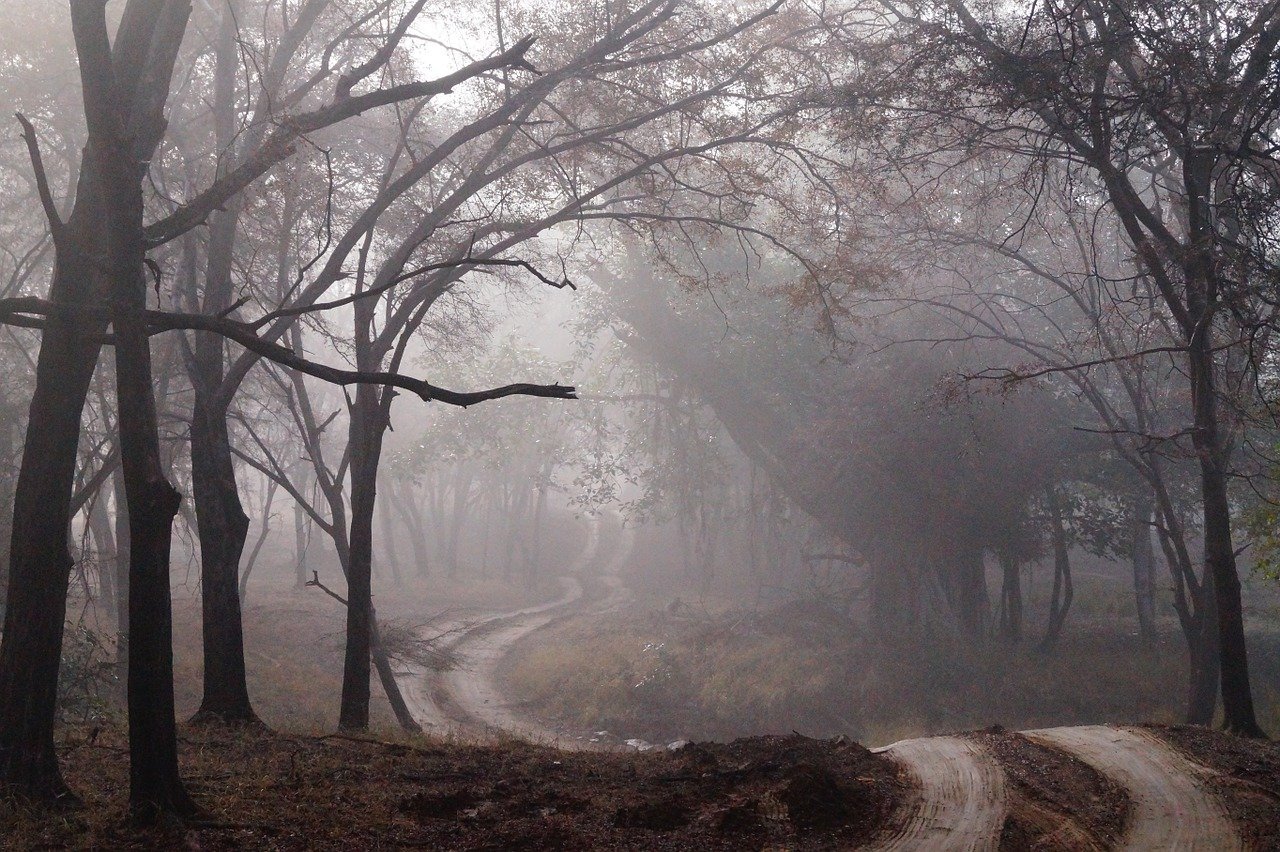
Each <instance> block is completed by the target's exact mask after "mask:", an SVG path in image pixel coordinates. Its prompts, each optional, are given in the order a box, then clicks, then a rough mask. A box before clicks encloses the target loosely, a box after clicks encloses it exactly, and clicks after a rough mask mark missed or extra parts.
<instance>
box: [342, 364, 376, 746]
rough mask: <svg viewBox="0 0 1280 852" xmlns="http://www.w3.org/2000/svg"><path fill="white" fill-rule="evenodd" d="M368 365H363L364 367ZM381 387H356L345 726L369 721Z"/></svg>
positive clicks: (355, 727)
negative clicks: (374, 538)
mask: <svg viewBox="0 0 1280 852" xmlns="http://www.w3.org/2000/svg"><path fill="white" fill-rule="evenodd" d="M362 368H363V367H362ZM380 414H381V405H380V404H379V393H378V389H377V388H374V387H372V386H369V385H360V386H359V387H357V388H356V398H355V403H354V405H352V407H351V428H350V443H351V527H350V529H351V532H350V538H349V541H350V545H349V547H350V555H349V557H348V561H347V645H346V661H345V664H344V666H343V670H342V709H341V713H340V714H339V717H338V726H339V727H341V728H343V729H344V730H364V729H366V728H368V727H369V659H370V654H371V653H372V650H373V635H372V626H371V616H372V609H373V588H372V581H373V572H372V567H373V566H372V560H373V513H374V502H375V500H376V498H377V478H378V456H379V450H380V449H381V446H380V445H381V443H382V429H381V428H379V426H378V422H377V421H378V420H379V419H380Z"/></svg>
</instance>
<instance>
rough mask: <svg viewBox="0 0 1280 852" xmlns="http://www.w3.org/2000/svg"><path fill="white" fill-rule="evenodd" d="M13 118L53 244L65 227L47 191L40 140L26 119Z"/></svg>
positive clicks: (60, 238) (17, 113) (47, 179)
mask: <svg viewBox="0 0 1280 852" xmlns="http://www.w3.org/2000/svg"><path fill="white" fill-rule="evenodd" d="M13 115H14V118H16V119H18V123H19V124H21V125H22V138H23V139H24V140H25V141H26V143H27V153H28V154H29V155H30V156H31V171H32V172H34V173H35V178H36V190H37V191H38V192H39V193H40V206H41V207H43V208H44V215H45V218H46V219H48V220H49V231H50V232H51V233H52V234H53V242H54V244H55V245H56V244H58V243H59V242H60V241H61V240H62V234H63V232H64V231H65V230H66V225H65V224H64V223H63V221H62V217H61V216H59V215H58V206H57V205H56V204H54V202H53V193H52V192H51V191H50V190H49V175H48V174H47V173H46V172H45V170H44V158H43V157H41V156H40V140H39V139H38V138H37V137H36V129H35V127H33V126H32V124H31V122H30V121H28V120H27V117H26V116H25V115H23V114H22V113H20V112H15V113H14V114H13Z"/></svg>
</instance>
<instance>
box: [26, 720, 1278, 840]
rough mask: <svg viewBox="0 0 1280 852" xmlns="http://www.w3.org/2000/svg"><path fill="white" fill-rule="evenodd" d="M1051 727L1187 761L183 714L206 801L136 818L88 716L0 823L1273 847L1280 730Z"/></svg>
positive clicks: (931, 742)
mask: <svg viewBox="0 0 1280 852" xmlns="http://www.w3.org/2000/svg"><path fill="white" fill-rule="evenodd" d="M1056 731H1058V732H1064V733H1063V735H1064V736H1065V735H1066V734H1072V732H1082V733H1083V734H1085V735H1088V736H1094V737H1095V738H1097V737H1102V738H1103V739H1104V740H1105V739H1106V738H1108V737H1119V738H1120V740H1121V741H1127V742H1136V743H1139V744H1143V743H1146V744H1147V745H1143V746H1141V747H1142V748H1143V749H1144V754H1150V755H1153V756H1154V757H1156V758H1159V760H1156V761H1153V762H1152V766H1156V767H1157V769H1159V767H1164V769H1161V770H1160V771H1166V770H1167V768H1168V767H1169V766H1170V765H1183V766H1190V767H1192V768H1191V769H1190V770H1187V771H1182V770H1174V771H1171V772H1166V775H1164V776H1161V775H1160V774H1159V772H1157V773H1156V775H1155V776H1152V777H1154V778H1155V781H1156V782H1157V783H1155V784H1154V785H1151V784H1148V785H1146V786H1144V784H1142V783H1136V784H1135V783H1133V779H1128V780H1127V782H1126V783H1120V780H1121V779H1125V778H1126V776H1125V773H1124V772H1123V771H1117V770H1118V769H1123V767H1118V766H1117V765H1108V763H1107V760H1105V759H1104V760H1103V761H1101V762H1096V761H1093V762H1091V761H1092V758H1090V757H1089V756H1088V755H1087V754H1085V755H1084V759H1081V757H1080V756H1078V755H1077V754H1075V753H1074V752H1072V751H1070V750H1067V749H1065V748H1058V747H1055V746H1054V745H1052V744H1051V743H1052V741H1053V740H1052V735H1053V731H1047V732H1032V733H1031V734H1030V735H1022V734H1016V733H1012V732H1007V731H1004V730H1002V729H998V728H997V729H988V730H985V731H979V732H974V733H971V734H962V735H954V736H946V737H933V738H923V739H917V740H910V741H905V742H904V743H899V744H895V745H894V746H892V747H889V748H888V749H883V750H878V751H877V752H872V751H868V750H867V749H865V748H863V747H862V746H860V745H857V744H856V743H853V742H851V741H848V740H846V739H844V738H836V739H830V740H815V739H809V738H806V737H802V736H799V735H789V736H771V737H750V738H744V739H740V740H736V741H733V742H730V743H699V744H689V745H684V746H682V747H681V748H679V749H676V750H667V749H663V750H658V751H651V752H645V753H621V752H585V751H561V750H557V749H553V748H548V747H543V746H535V745H530V744H527V743H521V742H517V741H502V742H492V743H488V744H484V745H474V744H463V743H459V742H450V741H447V740H442V739H438V738H436V739H433V738H428V737H421V736H413V737H408V736H402V735H398V734H394V733H390V732H379V733H377V734H374V735H370V736H368V737H349V736H341V735H333V734H327V735H326V734H312V733H306V732H301V731H276V732H272V731H266V730H248V729H226V728H221V727H216V726H214V727H195V728H193V727H190V726H184V727H183V728H182V731H181V739H180V752H181V762H182V767H183V772H184V775H185V777H186V778H187V780H188V783H189V785H190V787H191V789H192V791H193V793H194V794H195V795H196V798H197V799H198V801H199V802H200V803H201V805H202V807H204V808H205V811H206V813H205V816H204V817H203V818H202V820H201V821H199V822H197V823H194V824H188V825H185V826H164V827H159V828H153V829H149V830H145V831H143V830H139V829H136V828H133V827H132V826H131V825H130V824H129V821H128V818H127V806H126V795H127V787H128V761H127V757H126V754H125V743H124V733H123V731H122V730H121V728H120V727H119V726H118V725H114V724H104V725H101V726H97V727H94V728H87V727H79V726H76V727H69V728H67V729H65V730H64V731H63V732H62V734H61V736H60V745H61V747H60V753H61V756H62V762H63V765H64V770H65V773H66V776H67V779H68V781H69V782H70V784H71V785H72V787H73V789H75V790H76V792H77V793H79V794H80V795H81V796H82V797H83V799H84V807H83V808H81V809H79V810H76V811H71V812H63V813H56V814H50V813H46V812H39V811H35V810H30V809H26V808H23V807H21V806H16V805H14V804H13V803H4V802H0V837H3V838H4V845H5V848H12V849H50V848H84V849H87V848H111V849H288V850H293V849H335V850H336V849H380V848H387V849H389V848H429V849H441V850H450V849H458V850H462V849H466V850H485V849H492V850H498V849H637V850H639V849H655V850H661V849H698V850H715V849H765V848H769V849H784V848H785V849H851V848H875V849H881V850H884V849H930V848H938V849H946V848H955V847H954V846H950V845H948V844H950V843H951V841H954V840H955V839H956V838H957V837H960V836H961V835H962V834H963V835H964V836H965V837H966V838H967V840H966V842H969V841H972V843H971V844H970V845H971V846H972V848H977V849H1001V850H1019V849H1029V848H1036V849H1051V850H1078V849H1111V848H1118V847H1121V846H1125V845H1127V844H1129V843H1130V841H1132V840H1134V838H1135V837H1136V836H1137V835H1138V834H1140V833H1143V832H1150V831H1152V830H1161V828H1162V826H1163V828H1164V829H1167V830H1168V831H1167V832H1166V833H1170V832H1186V831H1190V832H1191V834H1189V835H1187V834H1183V835H1181V836H1182V837H1183V839H1187V838H1190V839H1191V840H1192V841H1193V845H1194V842H1198V841H1197V840H1196V839H1197V838H1198V837H1199V835H1198V834H1197V832H1200V831H1201V830H1202V829H1205V825H1204V823H1203V821H1202V820H1200V819H1199V817H1196V814H1198V813H1200V812H1202V811H1204V812H1207V811H1213V812H1215V813H1218V812H1220V813H1222V814H1223V817H1224V818H1223V825H1221V826H1218V827H1217V828H1215V830H1217V831H1222V832H1225V834H1219V835H1215V840H1214V843H1213V844H1212V845H1208V846H1197V847H1196V848H1215V849H1217V848H1239V846H1240V843H1239V840H1240V839H1241V838H1247V839H1248V840H1249V841H1251V843H1250V846H1251V848H1259V849H1275V848H1278V847H1277V845H1276V840H1277V837H1276V825H1277V824H1280V820H1277V807H1278V805H1277V803H1278V802H1280V746H1277V745H1275V744H1269V743H1258V742H1252V741H1247V740H1240V739H1237V738H1234V737H1230V736H1227V735H1225V734H1221V733H1217V732H1214V731H1208V730H1203V729H1190V728H1164V727H1157V728H1143V729H1133V728H1127V729H1126V728H1098V729H1096V733H1094V730H1092V729H1088V728H1063V729H1056ZM1046 734H1048V735H1050V736H1049V737H1048V738H1047V739H1046V738H1043V737H1044V735H1046ZM1072 735H1074V734H1072ZM1160 740H1163V741H1164V742H1166V743H1168V745H1161V744H1160V742H1159V741H1160ZM1098 741H1099V742H1101V741H1103V740H1098ZM1122 744H1123V743H1122ZM1120 751H1123V749H1122V748H1121V749H1119V750H1118V752H1117V753H1119V752H1120ZM1166 759H1167V760H1169V761H1173V763H1172V764H1170V763H1168V762H1167V761H1166ZM1191 761H1194V763H1191ZM1138 780H1139V781H1141V780H1142V779H1138ZM1148 780H1149V779H1148ZM1174 782H1176V783H1174ZM1166 787H1167V789H1166ZM1175 788H1176V789H1175ZM1151 789H1155V791H1156V793H1157V794H1161V795H1163V794H1164V793H1169V795H1170V798H1168V800H1167V801H1163V802H1161V801H1155V800H1152V799H1151V798H1150V796H1149V794H1150V792H1151ZM1182 796H1186V797H1190V798H1189V799H1186V798H1179V797H1182ZM1144 797H1145V798H1144ZM1157 799H1158V796H1157ZM1161 808H1164V810H1161ZM1179 815H1181V816H1179ZM1187 815H1190V816H1187ZM1144 821H1145V822H1147V823H1150V822H1152V821H1154V824H1144ZM966 832H967V833H966ZM969 835H973V836H972V837H969ZM1224 837H1225V839H1224ZM1200 839H1201V840H1203V839H1204V838H1200ZM1143 848H1154V847H1143Z"/></svg>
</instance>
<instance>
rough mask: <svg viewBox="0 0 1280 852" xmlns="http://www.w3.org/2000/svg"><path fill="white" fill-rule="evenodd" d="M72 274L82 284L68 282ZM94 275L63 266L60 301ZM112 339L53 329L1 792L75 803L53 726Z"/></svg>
mask: <svg viewBox="0 0 1280 852" xmlns="http://www.w3.org/2000/svg"><path fill="white" fill-rule="evenodd" d="M82 188H83V184H82ZM77 273H79V274H78V275H77ZM67 276H71V277H74V278H76V279H78V280H74V281H67V280H66V277H67ZM81 276H83V277H81ZM87 276H88V270H87V269H84V268H80V269H76V270H73V269H72V268H71V266H70V264H68V265H65V266H62V267H60V269H59V274H58V276H56V277H55V279H54V283H53V298H54V300H55V301H56V302H59V303H66V302H68V301H74V300H76V296H77V295H78V294H76V293H74V288H76V287H82V286H84V284H85V283H86V282H87V280H88V277H87ZM68 291H72V292H68ZM68 297H70V298H68ZM89 325H96V324H89ZM102 331H103V328H102V327H101V326H98V327H96V328H92V327H91V328H86V324H85V323H82V322H78V321H75V320H65V321H64V320H60V319H56V318H54V319H51V320H50V322H49V323H48V324H47V326H46V327H45V329H44V335H43V341H42V343H41V346H40V356H39V360H38V362H37V366H36V387H35V393H34V395H33V397H32V400H31V411H30V416H29V418H28V424H29V425H28V428H27V435H26V442H25V444H24V446H23V456H22V466H21V468H20V470H19V473H18V484H17V488H16V489H15V491H14V500H13V506H14V510H13V533H12V539H11V545H10V557H9V592H8V597H7V602H6V607H5V618H4V641H3V643H2V644H0V787H3V789H4V790H5V792H7V793H10V794H14V795H17V796H20V797H23V798H27V799H32V800H36V801H45V802H58V801H73V798H72V797H71V795H70V792H69V790H68V789H67V787H66V785H65V784H64V782H63V780H62V775H61V773H60V772H59V769H58V760H57V755H56V754H55V753H54V746H53V726H54V717H55V715H56V711H57V693H58V668H59V664H60V662H61V655H62V630H63V621H64V619H65V617H66V606H67V586H68V582H69V578H70V571H71V554H70V553H69V552H68V550H67V536H68V534H69V532H70V522H71V519H70V517H69V510H70V504H71V491H72V487H73V485H74V482H75V466H76V455H77V454H76V448H77V444H78V442H79V438H80V412H81V410H82V409H83V407H84V402H85V397H86V396H87V394H88V391H89V382H90V379H91V377H92V376H93V371H94V365H95V364H96V362H97V358H98V349H99V346H98V343H97V342H96V341H95V340H94V336H95V334H100V333H101V332H102Z"/></svg>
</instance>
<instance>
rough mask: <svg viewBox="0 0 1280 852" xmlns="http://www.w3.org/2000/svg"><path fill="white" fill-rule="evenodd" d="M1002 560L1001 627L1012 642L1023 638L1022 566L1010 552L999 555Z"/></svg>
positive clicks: (998, 557) (999, 559)
mask: <svg viewBox="0 0 1280 852" xmlns="http://www.w3.org/2000/svg"><path fill="white" fill-rule="evenodd" d="M997 559H998V561H999V562H1000V572H1001V579H1002V582H1001V588H1000V616H1001V617H1000V628H1001V633H1002V634H1003V635H1004V638H1005V639H1007V640H1009V641H1010V642H1018V641H1020V640H1021V639H1022V566H1021V565H1019V564H1018V560H1017V559H1016V558H1015V557H1014V556H1013V555H1012V554H1010V553H1005V552H1002V553H1000V554H998V556H997Z"/></svg>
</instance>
